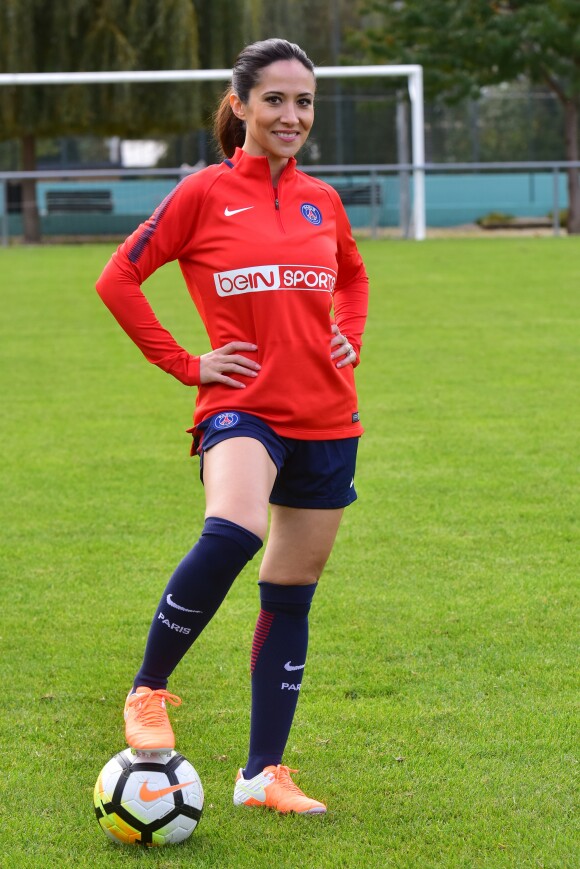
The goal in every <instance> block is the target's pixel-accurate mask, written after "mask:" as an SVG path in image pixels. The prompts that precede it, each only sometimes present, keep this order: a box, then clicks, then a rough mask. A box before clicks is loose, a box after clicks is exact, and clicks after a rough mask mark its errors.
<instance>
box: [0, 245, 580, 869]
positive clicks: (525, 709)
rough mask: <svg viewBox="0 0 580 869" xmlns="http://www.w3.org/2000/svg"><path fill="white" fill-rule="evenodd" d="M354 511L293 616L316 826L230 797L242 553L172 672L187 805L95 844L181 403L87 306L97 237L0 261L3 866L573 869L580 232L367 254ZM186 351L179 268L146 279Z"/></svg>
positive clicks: (186, 541) (242, 638)
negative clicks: (299, 621)
mask: <svg viewBox="0 0 580 869" xmlns="http://www.w3.org/2000/svg"><path fill="white" fill-rule="evenodd" d="M361 250H362V252H363V255H364V257H365V260H366V262H367V265H368V269H369V273H370V276H371V281H372V302H371V311H370V320H369V325H368V330H367V333H366V341H365V347H364V356H363V363H364V364H363V365H361V367H360V368H359V369H358V382H359V388H360V396H361V416H362V419H363V423H364V424H365V427H366V434H365V436H364V438H363V440H362V442H361V449H360V460H359V470H358V476H357V489H358V493H359V500H358V502H357V503H356V504H355V505H353V507H351V508H349V510H348V511H347V513H346V515H345V520H344V524H343V527H342V529H341V533H340V536H339V539H338V542H337V545H336V548H335V551H334V553H333V556H332V558H331V561H330V563H329V565H328V567H327V570H326V573H325V575H324V577H323V580H322V582H321V587H320V589H319V590H318V593H317V596H316V600H315V605H314V607H313V610H312V614H311V646H310V654H309V666H308V669H307V674H306V679H305V684H304V688H303V692H302V697H301V700H300V704H299V706H298V712H297V718H296V722H295V726H294V729H293V732H292V735H291V739H290V743H289V746H288V751H287V755H286V758H285V760H286V762H287V763H288V764H289V765H290V766H293V767H297V768H299V769H300V775H299V776H298V781H299V783H300V784H302V785H303V787H304V789H305V790H306V791H307V792H309V793H311V794H312V795H313V796H315V797H318V798H320V799H324V800H325V801H327V803H328V805H329V813H328V815H326V816H325V817H324V818H293V817H279V816H276V815H274V814H270V813H262V812H259V811H256V812H251V811H249V810H248V811H244V810H240V809H236V808H234V806H233V805H232V788H233V779H234V776H235V772H236V769H237V766H238V765H239V764H240V763H243V761H244V760H245V752H246V744H247V729H248V720H247V719H248V709H249V675H248V671H249V649H250V643H251V637H252V632H253V627H254V622H255V618H256V614H257V589H256V583H255V581H256V565H252V566H250V567H249V568H247V569H246V571H245V572H244V574H243V575H242V576H241V577H240V578H239V580H238V581H237V583H236V584H235V585H234V588H233V589H232V591H231V593H230V595H229V596H228V599H227V601H226V603H225V604H224V606H223V607H222V609H221V610H220V612H219V614H218V616H217V617H216V619H215V620H214V622H213V623H212V624H211V626H210V627H209V628H208V630H207V631H206V632H205V633H204V634H203V635H202V637H201V638H200V640H199V641H198V643H197V644H196V646H195V647H194V649H193V651H192V652H191V653H190V655H189V656H188V657H187V658H186V660H185V661H184V662H183V663H182V664H181V666H180V668H179V669H178V671H177V673H176V675H175V677H174V679H173V681H172V684H171V688H172V690H174V691H175V692H176V693H178V694H180V695H181V696H182V697H183V699H184V703H183V705H182V707H181V708H180V709H179V710H175V714H174V715H173V722H174V726H175V730H176V734H177V743H178V748H179V749H180V750H181V751H182V752H183V753H184V754H185V755H186V757H188V759H189V760H190V761H191V762H192V763H193V764H194V765H195V767H196V768H197V770H198V771H199V773H200V775H201V778H202V781H203V783H204V786H205V791H206V806H205V812H204V817H203V819H202V822H201V825H200V827H199V829H198V830H197V831H196V832H195V834H194V835H193V837H192V838H191V839H190V840H188V842H186V843H185V844H183V845H180V846H175V847H174V848H166V849H160V850H158V851H154V852H143V851H141V850H139V849H129V848H120V847H117V846H115V845H113V844H111V843H109V842H108V840H107V839H106V838H105V836H104V835H103V834H102V832H101V831H100V830H99V828H98V826H97V824H96V821H95V818H94V815H93V809H92V788H93V784H94V781H95V779H96V777H97V774H98V772H99V770H100V768H101V767H102V766H103V764H104V763H105V762H106V761H107V760H108V759H109V757H110V756H111V755H113V754H114V753H115V752H116V751H118V750H119V749H121V748H122V747H123V745H124V743H123V727H122V716H121V711H122V706H123V701H124V697H125V694H126V691H127V690H128V687H129V684H130V681H131V678H132V676H133V674H134V672H135V670H136V669H137V666H138V664H139V662H140V655H141V651H142V647H143V643H144V640H145V637H146V634H147V630H148V626H149V621H150V618H151V616H152V613H153V612H154V608H155V606H156V604H157V600H158V597H159V594H160V592H161V590H162V588H163V585H164V583H165V581H166V578H167V576H168V575H169V573H170V572H171V570H172V569H173V566H174V565H175V563H176V562H177V560H178V559H179V558H180V557H181V556H182V555H183V554H184V553H185V552H186V551H187V550H188V549H189V548H190V546H191V545H192V544H193V542H194V541H195V539H196V537H197V534H198V531H199V528H200V525H201V520H202V515H203V493H202V489H201V486H200V484H199V481H198V477H197V472H198V465H197V461H196V460H192V459H190V458H189V457H188V448H189V441H188V437H187V436H186V435H185V429H186V428H187V426H188V425H189V424H190V418H191V410H192V404H193V400H194V391H192V390H188V389H186V388H185V387H183V386H181V385H180V384H178V383H177V382H176V381H174V380H173V379H171V378H170V377H168V376H167V375H164V374H162V373H161V372H160V371H158V370H157V369H155V368H154V367H152V366H149V365H148V364H147V363H146V362H145V361H144V360H143V358H142V357H141V355H140V354H139V352H138V351H137V350H136V349H135V348H134V347H133V345H132V344H131V343H130V341H129V340H128V339H127V338H126V337H125V336H124V335H123V333H122V332H121V330H120V329H119V328H118V326H117V325H116V323H115V322H114V321H113V320H112V318H111V317H110V315H109V313H108V312H107V311H106V310H105V308H104V307H103V305H102V303H101V302H100V300H99V299H98V297H97V295H96V293H95V291H94V289H93V287H94V282H95V279H96V277H97V276H98V274H99V273H100V270H101V268H102V266H103V265H104V263H105V261H106V259H107V258H108V256H109V254H110V252H111V247H110V246H106V245H94V246H79V247H58V246H48V247H43V248H31V249H27V248H24V247H14V248H9V249H6V250H2V251H0V276H1V277H0V283H1V287H2V289H1V304H2V319H1V330H2V339H1V343H0V354H1V359H2V365H1V374H0V376H1V378H2V383H1V390H2V391H1V395H2V418H3V429H2V432H3V433H2V445H3V449H2V455H1V463H2V498H1V502H0V503H1V507H0V509H1V511H2V516H1V521H2V526H1V527H2V535H1V543H0V546H1V570H2V618H1V629H0V660H1V661H2V671H3V676H4V686H5V689H6V693H5V696H4V700H3V710H2V716H1V720H2V725H1V742H2V763H1V775H0V831H1V837H0V866H2V867H6V869H14V867H18V869H19V867H37V866H42V867H45V869H53V867H54V869H62V867H69V866H70V867H91V869H95V867H97V869H100V867H119V866H135V865H148V866H155V867H158V869H159V867H186V866H187V867H204V869H210V867H211V869H221V867H224V869H230V867H231V869H238V867H240V869H263V867H268V869H295V867H301V869H338V867H344V869H353V867H354V869H358V867H365V869H366V867H377V869H382V867H405V869H406V867H409V869H429V867H453V869H455V867H464V869H478V867H517V869H523V867H530V869H531V867H534V869H535V867H549V869H556V867H569V869H575V867H577V866H579V865H580V841H579V838H578V826H577V816H576V818H575V816H574V812H575V809H576V808H577V806H576V799H577V786H578V761H579V757H578V748H579V743H578V688H579V684H578V660H579V654H578V653H579V648H578V636H579V634H578V623H579V622H578V615H579V607H578V590H579V588H578V507H579V497H578V455H579V437H578V432H579V431H580V402H579V400H578V396H579V378H578V372H579V371H580V364H579V363H580V359H579V356H580V341H579V328H578V327H579V323H580V266H579V265H578V263H579V257H580V239H577V238H561V239H553V238H552V239H515V238H514V239H483V240H440V241H438V240H432V241H427V242H424V243H420V244H416V243H411V242H408V243H405V242H396V241H390V242H389V241H383V242H368V241H367V242H363V243H361ZM147 290H148V293H149V296H150V298H151V300H152V302H153V304H154V307H155V308H156V310H157V311H158V313H159V315H160V318H161V319H162V321H163V322H164V323H165V324H166V325H167V326H169V327H170V328H171V329H172V330H173V331H174V333H175V334H176V336H177V338H178V339H179V340H181V341H182V342H184V343H186V344H187V346H188V347H189V348H190V349H192V350H198V349H201V350H202V351H203V350H204V349H205V347H206V344H205V341H204V339H203V337H202V333H201V330H200V326H199V323H198V321H197V319H196V315H195V311H194V310H193V308H192V306H191V304H190V302H189V300H188V297H187V294H186V292H185V289H184V288H183V286H182V284H181V278H180V275H179V273H178V269H177V268H176V267H174V266H170V267H167V268H166V269H165V270H162V272H160V273H159V274H157V275H156V276H154V278H152V279H151V281H150V282H149V283H148V285H147Z"/></svg>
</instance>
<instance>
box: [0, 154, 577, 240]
mask: <svg viewBox="0 0 580 869" xmlns="http://www.w3.org/2000/svg"><path fill="white" fill-rule="evenodd" d="M301 168H302V169H303V171H305V172H307V173H309V174H312V175H314V176H316V177H318V178H322V179H324V180H326V181H328V182H329V183H330V184H332V185H333V186H334V187H335V188H336V189H337V190H338V192H339V194H340V196H341V198H342V201H343V203H344V205H345V208H346V210H347V213H348V216H349V219H350V221H351V224H352V226H353V228H354V229H355V230H359V231H364V232H365V233H367V234H368V235H370V237H372V238H377V237H379V236H380V235H381V234H384V230H387V229H388V230H390V231H391V234H395V235H397V234H398V235H400V237H402V238H412V237H414V227H413V208H412V203H413V195H414V190H413V170H414V169H417V168H418V169H423V170H424V173H425V182H426V218H427V221H426V222H427V226H428V227H429V228H436V227H442V226H447V227H452V226H458V225H462V224H470V223H473V222H475V221H476V220H477V219H479V218H481V217H484V216H485V215H489V214H491V213H495V214H498V215H500V216H501V215H502V214H503V215H504V216H505V217H506V219H507V218H508V216H511V217H512V218H520V219H522V218H526V219H527V220H528V221H529V222H530V223H531V224H532V225H533V224H534V222H535V224H536V225H538V226H547V227H548V228H551V230H552V232H553V233H554V235H558V234H559V232H560V225H561V210H562V208H563V206H564V204H565V203H566V201H567V192H566V170H568V169H570V168H572V169H575V170H578V169H580V162H572V163H571V162H564V161H554V162H548V161H537V162H503V163H428V164H425V165H424V166H418V167H417V166H414V165H413V164H368V165H320V166H304V167H301ZM191 171H193V170H192V169H191V168H189V167H187V168H173V169H141V168H139V169H119V168H110V169H109V168H107V169H99V170H80V169H77V170H66V169H58V170H39V171H36V172H0V225H1V228H0V235H1V240H2V245H4V246H7V245H8V244H9V243H10V239H11V238H18V237H20V236H21V235H22V231H23V228H22V201H21V198H22V182H23V181H24V180H26V179H35V180H36V182H37V184H36V200H37V205H38V210H39V214H40V224H41V233H42V235H43V237H67V238H68V237H75V238H77V237H78V238H83V237H88V236H90V237H93V238H94V237H96V238H99V237H105V236H118V237H124V236H126V235H128V234H129V233H130V232H131V231H132V230H133V229H134V228H135V227H136V226H137V225H138V224H139V223H140V222H142V221H143V220H146V219H147V218H148V217H149V216H150V215H151V214H152V212H153V211H154V209H155V207H156V206H157V205H158V204H159V202H161V201H162V199H163V198H164V197H165V196H166V195H167V193H169V192H170V190H171V189H172V188H173V187H174V186H175V184H176V183H178V181H179V180H181V179H182V178H183V177H184V176H185V175H187V174H189V173H190V172H191Z"/></svg>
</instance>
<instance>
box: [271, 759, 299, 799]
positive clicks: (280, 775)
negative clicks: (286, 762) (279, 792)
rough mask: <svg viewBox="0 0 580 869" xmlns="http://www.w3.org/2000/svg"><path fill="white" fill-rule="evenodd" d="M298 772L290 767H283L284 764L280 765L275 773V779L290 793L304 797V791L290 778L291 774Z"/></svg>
mask: <svg viewBox="0 0 580 869" xmlns="http://www.w3.org/2000/svg"><path fill="white" fill-rule="evenodd" d="M293 772H298V770H297V769H290V767H289V766H283V765H282V764H280V763H279V764H278V766H277V767H276V770H275V771H274V773H273V775H274V779H275V780H276V781H277V782H278V784H280V785H282V787H285V788H287V789H288V790H289V791H292V792H293V793H295V794H300V796H302V797H303V796H304V795H305V794H304V791H301V790H300V788H299V787H298V785H297V784H296V783H295V782H293V781H292V779H291V778H290V773H293Z"/></svg>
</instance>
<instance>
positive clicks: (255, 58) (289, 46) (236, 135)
mask: <svg viewBox="0 0 580 869" xmlns="http://www.w3.org/2000/svg"><path fill="white" fill-rule="evenodd" d="M278 60H299V61H300V63H301V64H302V65H303V66H305V67H306V69H308V70H310V72H311V73H314V64H313V63H312V61H311V60H310V58H309V57H308V55H307V54H306V53H305V52H304V51H303V50H302V49H301V48H300V46H299V45H296V44H295V43H294V42H287V41H286V40H285V39H264V40H263V41H261V42H254V43H252V44H251V45H247V46H246V47H245V48H244V49H243V50H242V51H241V52H240V53H239V55H238V57H237V59H236V62H235V63H234V67H233V70H232V81H231V83H230V85H229V87H228V89H227V90H226V92H225V94H224V95H223V97H222V101H221V103H220V104H219V106H218V109H217V111H216V113H215V115H214V126H213V129H214V136H215V138H216V140H217V142H218V143H219V145H220V147H221V149H222V151H223V153H224V156H225V157H232V156H233V153H234V151H235V150H236V148H241V147H242V145H243V144H244V139H245V137H246V131H245V124H244V122H243V121H241V120H240V118H237V117H236V116H235V115H234V113H233V111H232V108H231V106H230V96H231V94H236V95H237V96H238V97H239V98H240V100H241V101H242V102H243V103H247V102H248V99H249V98H250V91H251V90H252V88H253V87H255V86H256V85H257V83H258V81H259V80H260V72H261V70H262V69H264V67H266V66H270V64H271V63H276V61H278Z"/></svg>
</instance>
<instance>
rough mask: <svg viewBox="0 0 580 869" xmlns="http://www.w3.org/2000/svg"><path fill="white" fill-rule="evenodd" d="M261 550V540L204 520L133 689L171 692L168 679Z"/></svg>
mask: <svg viewBox="0 0 580 869" xmlns="http://www.w3.org/2000/svg"><path fill="white" fill-rule="evenodd" d="M261 546H262V541H261V540H260V538H259V537H257V536H256V535H255V534H253V533H252V532H251V531H248V530H247V529H246V528H242V527H241V526H240V525H236V524H235V523H234V522H230V521H229V520H227V519H219V518H216V517H213V516H211V517H208V518H207V519H206V520H205V524H204V526H203V530H202V532H201V536H200V538H199V540H198V541H197V543H196V544H195V546H194V547H193V549H192V550H191V552H189V553H188V554H187V555H186V556H185V558H184V559H183V561H181V563H180V564H179V565H178V567H177V568H176V570H175V573H174V574H173V576H172V577H171V579H170V580H169V583H168V584H167V587H166V589H165V591H164V592H163V596H162V598H161V601H160V603H159V606H158V608H157V612H156V613H155V617H154V619H153V622H152V624H151V628H150V630H149V636H148V638H147V645H146V648H145V656H144V658H143V663H142V664H141V669H140V670H139V672H138V673H137V676H136V677H135V683H134V684H135V687H137V686H138V685H146V686H147V687H148V688H153V689H157V688H166V687H167V680H168V679H169V676H170V675H171V673H172V672H173V670H174V669H175V667H176V666H177V664H178V663H179V662H180V661H181V659H182V658H183V656H184V655H185V653H186V652H187V651H188V649H189V648H190V647H191V645H192V644H193V643H194V641H195V640H196V639H197V637H198V636H199V635H200V634H201V632H202V631H203V629H204V628H205V626H206V625H207V624H208V622H209V621H210V620H211V618H212V617H213V616H214V615H215V613H216V612H217V610H218V609H219V607H220V604H221V603H222V601H223V599H224V598H225V596H226V594H227V593H228V591H229V590H230V587H231V585H232V583H233V581H234V579H235V578H236V576H237V575H238V574H239V573H240V571H241V570H242V568H243V567H245V565H246V564H247V562H248V561H250V559H252V558H253V557H254V555H255V554H256V553H257V552H258V550H259V549H260V547H261Z"/></svg>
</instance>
